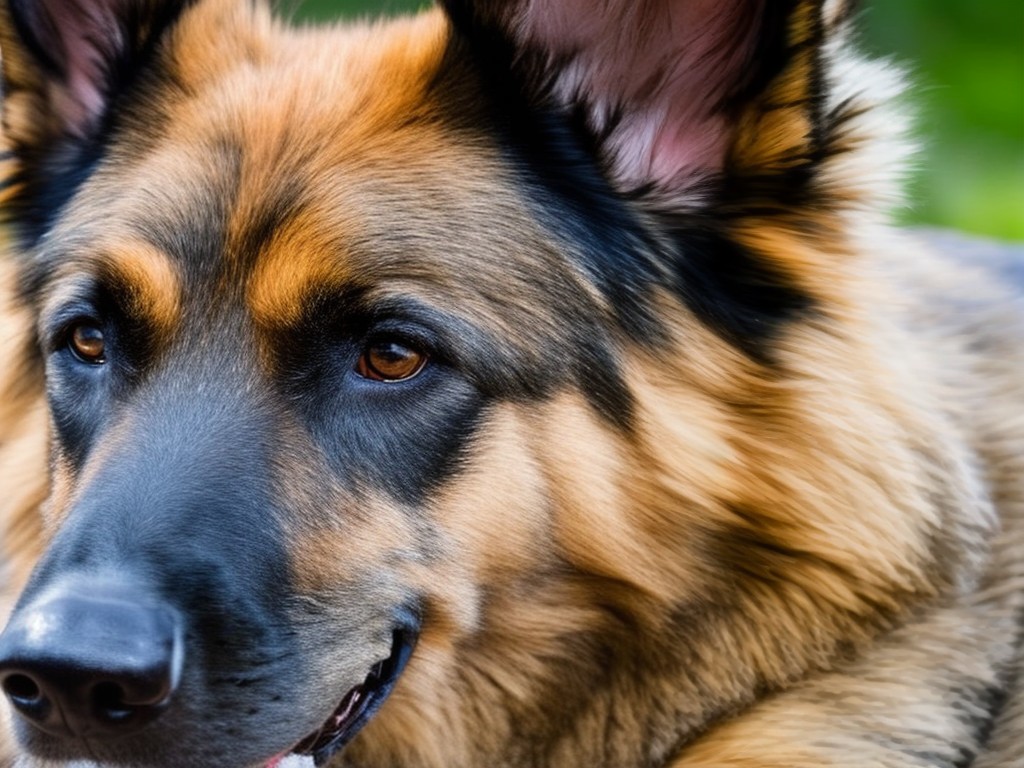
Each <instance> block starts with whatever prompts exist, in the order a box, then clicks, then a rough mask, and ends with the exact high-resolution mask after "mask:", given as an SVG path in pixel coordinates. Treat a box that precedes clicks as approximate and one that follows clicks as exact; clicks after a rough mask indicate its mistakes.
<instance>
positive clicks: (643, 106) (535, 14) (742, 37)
mask: <svg viewBox="0 0 1024 768" xmlns="http://www.w3.org/2000/svg"><path fill="white" fill-rule="evenodd" d="M764 5H765V0H604V1H603V2H598V1H596V0H526V2H525V3H524V4H523V9H522V12H521V14H520V16H519V17H518V26H517V28H516V30H515V33H516V34H517V36H518V37H519V39H520V41H521V42H523V43H526V44H532V45H539V46H540V47H541V48H543V49H545V50H547V51H548V52H549V54H550V56H551V60H552V62H553V63H555V62H558V61H559V59H560V58H565V57H568V58H569V60H570V61H571V63H570V64H569V65H568V66H566V67H564V68H563V69H562V70H561V71H560V73H559V74H558V77H557V79H556V96H557V98H559V99H560V100H562V102H563V103H565V104H566V105H569V104H574V103H577V102H578V101H580V100H582V101H583V103H584V104H585V105H586V108H587V113H588V115H589V118H590V121H591V127H592V128H593V129H594V130H595V131H596V132H597V134H598V135H604V133H605V131H609V130H610V132H609V133H608V134H607V139H606V143H605V145H604V150H605V153H606V157H607V159H608V161H609V162H610V164H611V170H612V173H613V174H614V176H615V178H616V180H617V181H618V182H619V183H620V184H623V185H625V186H626V187H636V186H641V185H645V184H648V183H652V182H653V183H654V184H656V185H657V186H659V187H661V188H671V187H678V186H679V185H681V184H682V183H684V182H685V180H687V179H692V178H693V177H700V176H705V175H708V174H710V173H714V172H715V171H718V170H720V169H721V167H722V163H723V160H724V155H725V151H726V145H727V142H728V139H729V126H728V124H727V122H726V119H725V117H724V115H722V114H721V112H720V111H719V110H718V107H719V105H720V104H721V102H722V101H723V100H725V99H726V98H728V97H729V96H730V95H731V94H732V92H733V90H734V89H735V87H736V84H737V83H738V82H739V81H740V80H741V78H742V77H743V74H744V68H745V66H746V65H747V64H748V62H749V61H750V59H751V56H752V55H753V53H754V49H755V46H756V44H757V31H758V28H759V26H760V22H761V17H762V14H763V11H764ZM616 120H617V122H613V121H616Z"/></svg>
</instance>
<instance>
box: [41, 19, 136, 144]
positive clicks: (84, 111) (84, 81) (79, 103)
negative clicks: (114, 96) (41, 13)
mask: <svg viewBox="0 0 1024 768" xmlns="http://www.w3.org/2000/svg"><path fill="white" fill-rule="evenodd" d="M118 4H119V0H75V2H69V0H46V1H45V3H44V8H45V12H46V14H47V15H48V16H49V18H50V21H51V22H52V30H53V37H47V38H43V39H44V40H46V41H47V42H49V43H50V44H52V45H55V46H59V48H60V51H61V52H62V54H63V56H62V60H63V62H64V64H65V73H66V76H65V81H64V82H59V83H54V85H53V86H52V90H51V98H52V100H53V102H52V103H53V108H54V110H55V111H56V113H57V115H58V116H59V118H60V119H61V121H62V123H63V125H64V126H65V129H66V130H67V131H68V133H70V134H72V135H76V136H86V135H88V134H89V133H90V132H91V131H92V129H93V128H94V127H95V125H96V123H97V121H99V120H100V118H101V117H102V116H103V111H104V109H105V102H106V98H107V93H106V88H107V75H108V67H109V66H110V61H111V59H113V58H114V57H115V56H116V55H117V52H118V51H120V50H121V49H122V48H123V47H124V45H125V44H126V41H125V40H123V39H122V37H123V32H122V30H121V28H120V26H119V25H118V23H117V20H116V14H117V11H118V8H117V6H118Z"/></svg>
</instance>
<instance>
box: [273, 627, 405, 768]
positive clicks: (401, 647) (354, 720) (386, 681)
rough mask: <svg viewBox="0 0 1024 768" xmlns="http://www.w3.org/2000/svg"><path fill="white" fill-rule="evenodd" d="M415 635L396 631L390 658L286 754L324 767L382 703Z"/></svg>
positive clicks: (277, 761) (343, 698)
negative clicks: (300, 756)
mask: <svg viewBox="0 0 1024 768" xmlns="http://www.w3.org/2000/svg"><path fill="white" fill-rule="evenodd" d="M417 636H418V632H416V631H415V630H414V629H412V628H402V629H396V630H395V631H394V633H393V640H392V647H391V655H390V656H389V657H388V658H386V659H385V660H383V661H380V662H378V663H377V664H375V665H374V667H373V669H372V670H371V671H370V673H369V674H368V675H367V676H366V679H365V680H364V681H363V682H362V683H360V684H359V685H357V686H355V687H354V688H352V689H351V690H349V691H348V692H347V693H346V694H345V695H344V696H343V697H342V699H341V703H340V704H338V706H337V707H336V708H335V710H334V712H332V713H331V715H330V717H328V718H327V720H325V721H324V724H323V725H322V726H320V728H318V729H317V730H316V731H314V732H313V733H311V734H309V735H308V736H306V737H305V738H303V739H302V740H301V741H300V742H299V743H298V744H296V745H295V746H294V747H292V749H291V750H290V752H289V754H293V755H303V756H311V757H312V758H313V762H314V764H315V765H317V766H322V765H326V764H327V761H328V760H330V759H331V757H333V756H334V755H335V754H337V753H338V752H339V751H340V750H341V749H342V748H343V747H345V745H346V744H348V743H349V742H350V741H351V740H352V739H353V738H354V737H355V735H356V734H357V733H358V732H359V731H360V730H361V729H362V727H363V726H364V725H366V723H367V722H368V721H369V720H370V718H371V717H373V715H374V714H376V712H377V710H378V709H379V708H380V706H381V705H382V704H383V703H384V700H385V699H386V698H387V697H388V694H390V693H391V690H392V689H393V688H394V687H395V683H396V682H398V678H399V677H400V676H401V674H402V672H403V671H404V669H405V665H406V664H407V663H408V662H409V658H410V657H411V656H412V652H413V648H415V646H416V639H417ZM281 759H282V757H276V758H274V759H273V760H271V761H270V762H268V763H267V768H272V767H273V766H275V765H277V763H279V762H280V761H281Z"/></svg>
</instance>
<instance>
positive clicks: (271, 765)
mask: <svg viewBox="0 0 1024 768" xmlns="http://www.w3.org/2000/svg"><path fill="white" fill-rule="evenodd" d="M282 760H284V755H278V756H277V757H272V758H270V760H268V761H267V768H277V766H278V765H279V764H280V763H281V761H282Z"/></svg>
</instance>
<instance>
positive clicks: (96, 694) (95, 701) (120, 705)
mask: <svg viewBox="0 0 1024 768" xmlns="http://www.w3.org/2000/svg"><path fill="white" fill-rule="evenodd" d="M91 697H92V708H93V712H94V713H95V714H96V717H99V718H101V719H103V720H104V721H106V722H107V723H108V724H109V725H117V724H118V723H123V722H126V721H128V720H129V719H131V717H132V715H134V714H135V713H136V712H137V711H138V710H139V707H138V706H137V705H133V704H129V703H128V702H127V698H128V695H127V693H126V691H125V690H124V688H122V687H121V686H120V685H118V684H117V683H112V682H103V683H97V684H96V685H95V686H93V689H92V693H91Z"/></svg>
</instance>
